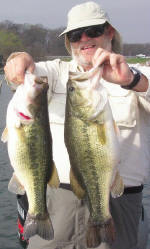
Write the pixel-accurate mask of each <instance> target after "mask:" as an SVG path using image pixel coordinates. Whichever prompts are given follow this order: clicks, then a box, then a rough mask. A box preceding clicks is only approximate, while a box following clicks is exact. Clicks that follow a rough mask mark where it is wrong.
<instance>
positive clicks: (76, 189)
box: [70, 169, 85, 199]
mask: <svg viewBox="0 0 150 249" xmlns="http://www.w3.org/2000/svg"><path fill="white" fill-rule="evenodd" d="M70 184H71V187H72V190H73V192H74V194H75V195H76V196H77V197H78V198H79V199H82V198H83V197H84V195H85V190H84V189H83V188H82V187H81V185H80V184H79V182H78V180H77V178H76V177H75V175H74V173H73V170H72V169H70Z"/></svg>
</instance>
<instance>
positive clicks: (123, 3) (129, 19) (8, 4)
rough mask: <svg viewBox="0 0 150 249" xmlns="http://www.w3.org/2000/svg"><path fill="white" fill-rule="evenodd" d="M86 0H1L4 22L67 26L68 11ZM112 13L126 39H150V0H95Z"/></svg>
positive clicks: (132, 41)
mask: <svg viewBox="0 0 150 249" xmlns="http://www.w3.org/2000/svg"><path fill="white" fill-rule="evenodd" d="M83 2H87V1H86V0H80V1H79V0H1V1H0V22H1V21H4V20H10V21H12V22H14V23H30V24H42V25H43V26H44V27H48V28H51V29H53V28H58V27H62V26H63V27H64V26H66V23H67V13H68V10H69V9H70V8H72V7H73V6H74V5H76V4H79V3H83ZM95 2H97V3H99V4H101V5H102V6H103V8H104V9H105V10H106V11H107V13H108V14H109V17H110V19H111V20H112V24H113V25H114V26H115V27H116V28H117V29H118V31H119V32H120V33H121V35H122V37H123V40H124V42H127V43H134V42H136V43H145V42H149V43H150V0H95Z"/></svg>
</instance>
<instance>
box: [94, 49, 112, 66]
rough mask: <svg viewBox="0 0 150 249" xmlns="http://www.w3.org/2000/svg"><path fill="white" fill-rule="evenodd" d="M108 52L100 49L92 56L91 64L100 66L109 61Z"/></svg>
mask: <svg viewBox="0 0 150 249" xmlns="http://www.w3.org/2000/svg"><path fill="white" fill-rule="evenodd" d="M109 58H110V53H109V52H107V51H106V50H103V51H100V53H99V55H98V54H97V56H96V58H94V61H93V65H94V67H97V66H102V65H103V64H104V63H105V64H107V63H109Z"/></svg>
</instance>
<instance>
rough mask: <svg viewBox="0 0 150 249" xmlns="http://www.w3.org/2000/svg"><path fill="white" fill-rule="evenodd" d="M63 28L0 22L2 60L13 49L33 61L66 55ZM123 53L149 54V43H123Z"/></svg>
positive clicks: (130, 54)
mask: <svg viewBox="0 0 150 249" xmlns="http://www.w3.org/2000/svg"><path fill="white" fill-rule="evenodd" d="M63 30H64V28H63V27H61V28H57V29H47V28H45V27H43V26H42V25H40V24H38V25H31V24H14V23H12V22H10V21H4V22H0V55H3V58H4V62H5V61H6V59H7V57H8V56H9V54H10V53H12V52H14V51H26V52H28V53H30V54H31V55H32V56H33V58H34V60H35V61H37V60H38V59H39V58H46V56H66V55H68V53H67V51H66V49H65V46H64V38H63V37H59V34H60V33H61V32H62V31H63ZM123 54H124V55H126V56H135V55H137V54H145V55H150V43H148V44H124V46H123Z"/></svg>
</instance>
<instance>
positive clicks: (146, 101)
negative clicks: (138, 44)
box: [136, 65, 150, 113]
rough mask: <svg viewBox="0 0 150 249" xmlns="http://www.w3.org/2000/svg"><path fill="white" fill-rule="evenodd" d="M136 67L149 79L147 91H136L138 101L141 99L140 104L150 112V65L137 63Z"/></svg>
mask: <svg viewBox="0 0 150 249" xmlns="http://www.w3.org/2000/svg"><path fill="white" fill-rule="evenodd" d="M136 67H137V69H138V70H140V72H141V73H142V74H144V75H145V76H146V78H147V79H148V89H147V91H146V92H136V95H137V96H138V101H139V103H140V105H141V106H142V107H143V108H144V109H145V110H146V111H147V112H148V113H150V67H148V66H140V65H137V66H136Z"/></svg>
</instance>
